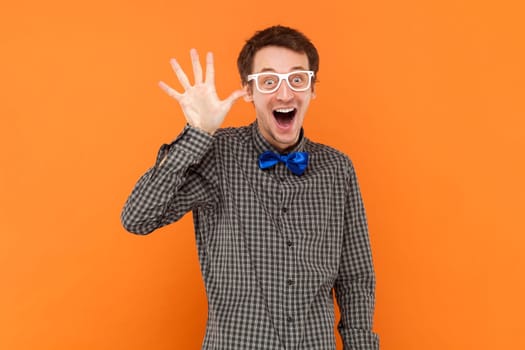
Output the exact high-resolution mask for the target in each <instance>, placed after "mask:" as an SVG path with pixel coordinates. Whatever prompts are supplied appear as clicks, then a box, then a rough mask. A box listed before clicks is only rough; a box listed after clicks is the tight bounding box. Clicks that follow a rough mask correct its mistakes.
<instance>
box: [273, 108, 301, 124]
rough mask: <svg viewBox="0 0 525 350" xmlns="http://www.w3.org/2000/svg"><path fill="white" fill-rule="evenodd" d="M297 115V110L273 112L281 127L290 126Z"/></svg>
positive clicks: (289, 109) (283, 109) (288, 109)
mask: <svg viewBox="0 0 525 350" xmlns="http://www.w3.org/2000/svg"><path fill="white" fill-rule="evenodd" d="M296 113H297V109H295V108H278V109H275V110H274V111H273V116H274V117H275V120H276V121H277V124H278V125H279V126H283V127H286V126H289V125H290V124H291V123H292V122H293V119H294V117H295V114H296Z"/></svg>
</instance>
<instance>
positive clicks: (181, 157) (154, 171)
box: [121, 127, 214, 234]
mask: <svg viewBox="0 0 525 350" xmlns="http://www.w3.org/2000/svg"><path fill="white" fill-rule="evenodd" d="M212 140H213V138H212V137H211V136H210V135H207V134H205V133H203V132H201V131H199V130H195V129H193V128H190V127H186V128H185V129H184V131H183V132H182V133H181V134H180V135H179V136H178V137H177V139H176V140H175V141H174V142H173V143H172V144H171V145H164V146H163V147H162V148H161V149H160V151H159V153H158V155H157V160H156V163H155V166H154V167H152V168H151V169H149V170H148V171H147V172H146V173H145V174H144V175H143V176H142V177H141V178H140V179H139V181H138V182H137V184H136V185H135V187H134V189H133V191H132V193H131V194H130V196H129V197H128V199H127V201H126V204H125V205H124V208H123V210H122V214H121V221H122V224H123V226H124V228H125V229H126V230H128V231H130V232H133V233H138V234H147V233H150V232H152V231H153V230H155V229H157V228H159V227H162V226H165V225H167V224H169V223H172V222H174V221H177V220H178V219H180V218H181V217H182V216H183V215H184V214H186V213H187V212H188V211H189V210H191V209H193V208H194V206H196V205H197V204H198V203H204V202H207V201H211V200H212V198H213V194H214V191H213V188H212V187H213V185H212V181H213V179H212V177H213V172H212V171H211V170H210V171H207V169H213V167H212V165H211V164H206V163H207V162H211V161H212V159H208V158H211V157H207V153H208V151H209V150H210V147H211V145H212ZM199 168H202V171H198V169H199ZM203 173H206V176H203V175H202V174H203Z"/></svg>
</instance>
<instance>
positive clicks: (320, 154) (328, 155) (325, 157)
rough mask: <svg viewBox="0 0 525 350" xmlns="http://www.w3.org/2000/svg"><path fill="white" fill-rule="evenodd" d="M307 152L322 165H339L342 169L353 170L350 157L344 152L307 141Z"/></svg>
mask: <svg viewBox="0 0 525 350" xmlns="http://www.w3.org/2000/svg"><path fill="white" fill-rule="evenodd" d="M305 151H307V152H308V153H309V155H310V157H311V158H312V160H314V159H315V160H316V161H318V162H320V163H321V164H320V165H325V166H328V165H339V166H342V167H350V168H353V165H352V161H351V159H350V157H349V156H348V155H347V154H345V153H343V152H342V151H340V150H338V149H335V148H333V147H331V146H328V145H325V144H322V143H318V142H313V141H311V140H309V139H307V140H306V144H305Z"/></svg>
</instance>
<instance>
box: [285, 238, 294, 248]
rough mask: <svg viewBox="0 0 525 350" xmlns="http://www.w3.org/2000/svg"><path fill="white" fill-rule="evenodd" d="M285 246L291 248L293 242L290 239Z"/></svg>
mask: <svg viewBox="0 0 525 350" xmlns="http://www.w3.org/2000/svg"><path fill="white" fill-rule="evenodd" d="M286 245H287V246H288V247H293V241H292V240H291V239H289V240H288V241H286Z"/></svg>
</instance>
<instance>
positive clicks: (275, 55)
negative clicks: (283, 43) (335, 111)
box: [246, 46, 314, 151]
mask: <svg viewBox="0 0 525 350" xmlns="http://www.w3.org/2000/svg"><path fill="white" fill-rule="evenodd" d="M308 69H309V64H308V57H307V56H306V54H304V53H297V52H295V51H292V50H290V49H287V48H284V47H277V46H267V47H264V48H262V49H260V50H259V51H257V53H256V54H255V57H254V59H253V72H252V73H261V72H274V73H289V72H292V71H297V70H308ZM251 84H252V86H251V89H248V91H249V94H248V96H247V97H246V100H247V101H252V102H253V104H254V106H255V114H256V118H257V123H258V126H259V131H260V132H261V135H262V136H263V137H264V138H265V139H266V140H267V141H268V142H269V143H270V144H271V145H272V146H274V147H275V148H277V149H278V150H279V151H284V150H286V149H287V148H290V147H292V146H294V145H295V144H296V143H297V141H298V139H299V134H300V132H301V127H302V125H303V121H304V116H305V114H306V111H307V110H308V105H309V104H310V100H311V99H312V97H313V96H314V94H313V92H312V90H313V88H312V87H311V88H309V89H308V90H306V91H301V92H297V91H294V90H292V89H290V87H289V86H288V84H287V83H286V81H281V85H280V86H279V88H278V89H277V91H275V92H272V93H261V92H260V91H258V90H257V88H256V86H255V81H252V82H251ZM312 86H313V83H312Z"/></svg>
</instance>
